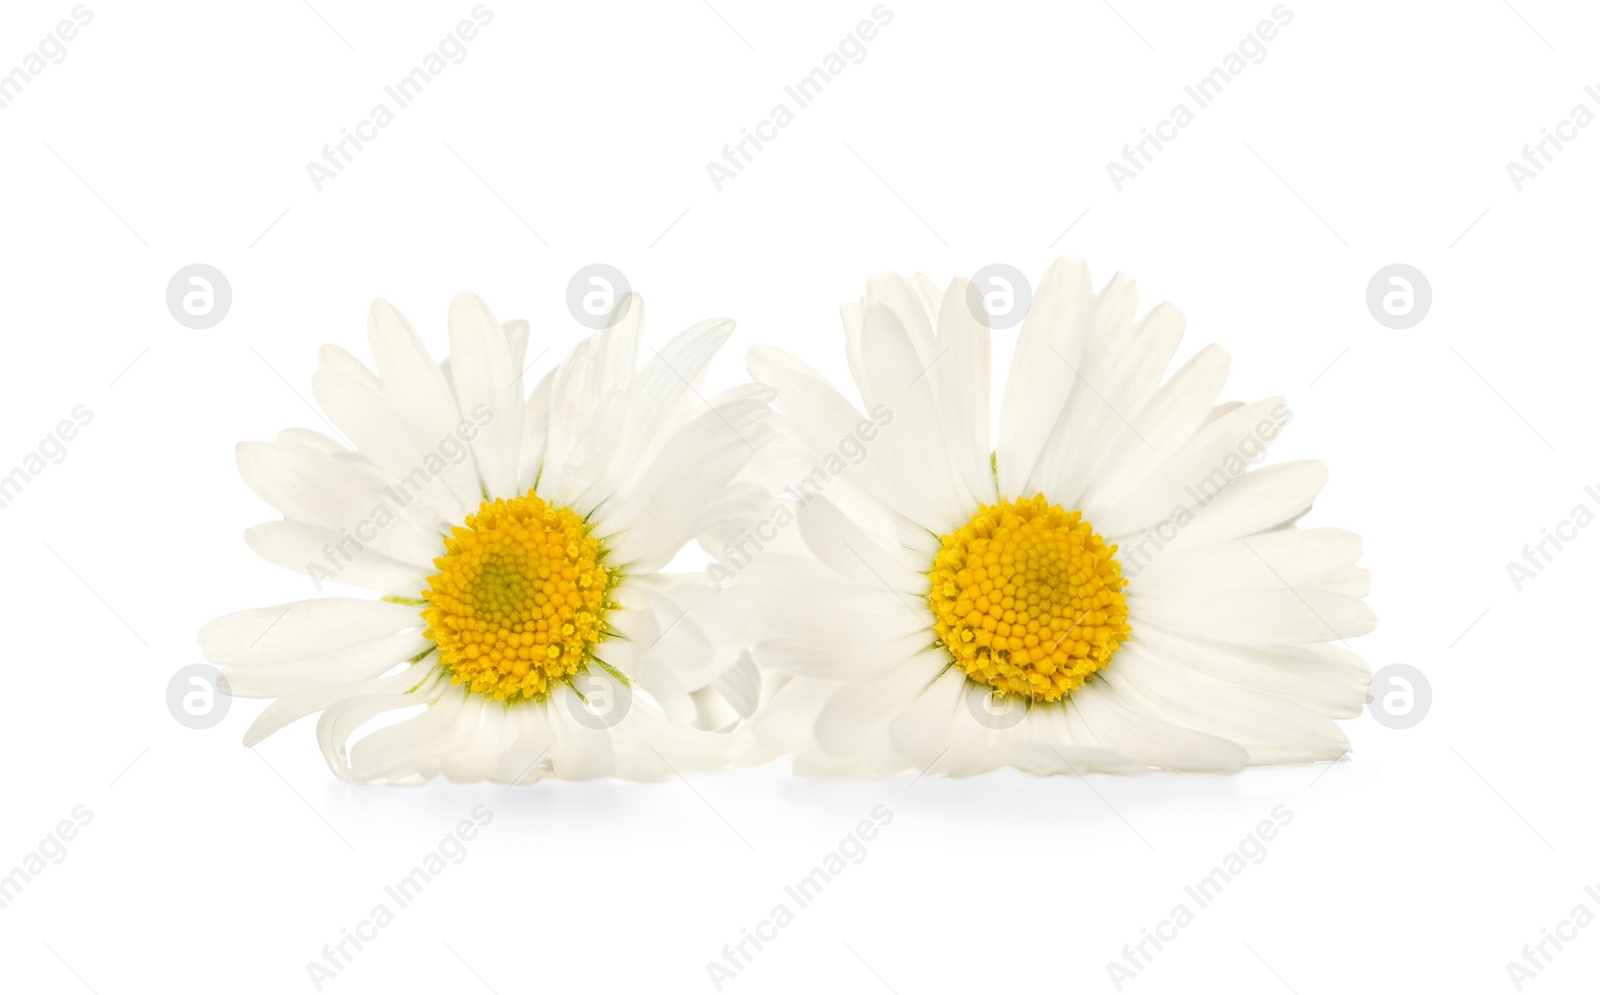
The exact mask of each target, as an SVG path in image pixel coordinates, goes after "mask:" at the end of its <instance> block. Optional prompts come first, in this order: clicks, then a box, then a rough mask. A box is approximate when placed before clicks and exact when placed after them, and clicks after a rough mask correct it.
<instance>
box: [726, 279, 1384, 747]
mask: <svg viewBox="0 0 1600 995" xmlns="http://www.w3.org/2000/svg"><path fill="white" fill-rule="evenodd" d="M1136 310H1137V295H1136V292H1135V289H1134V285H1133V284H1132V282H1130V281H1128V280H1126V279H1124V278H1123V277H1121V276H1120V275H1118V276H1117V277H1114V278H1113V279H1112V280H1111V281H1110V283H1108V284H1107V285H1106V286H1105V287H1104V288H1103V289H1102V290H1101V291H1100V292H1099V293H1098V294H1096V293H1095V292H1094V291H1093V289H1092V286H1091V284H1090V281H1089V274H1088V270H1087V268H1086V267H1085V266H1084V265H1083V264H1082V263H1078V262H1074V261H1069V260H1061V261H1058V262H1057V263H1056V264H1055V265H1054V266H1053V267H1052V268H1051V269H1050V271H1049V273H1048V274H1046V276H1045V277H1044V278H1043V279H1042V280H1041V281H1040V283H1039V285H1038V288H1037V290H1036V292H1035V295H1034V298H1033V303H1032V307H1031V308H1030V309H1029V311H1028V314H1027V316H1026V319H1025V321H1024V323H1023V326H1022V329H1021V332H1020V337H1019V338H1018V340H1017V343H1016V349H1015V354H1014V358H1013V362H1012V366H1011V373H1010V377H1009V379H1008V382H1007V384H1006V386H1005V393H1004V395H1003V397H1002V399H1001V404H1000V410H999V431H998V432H997V433H995V435H994V438H993V440H992V441H991V434H990V426H989V422H990V395H989V389H990V369H989V354H990V329H989V328H988V327H987V320H986V314H985V312H984V310H983V308H982V306H981V303H980V302H979V300H978V297H977V294H976V293H975V292H974V288H973V287H972V285H971V284H970V283H969V282H968V281H966V280H956V281H954V282H952V283H951V284H950V286H949V288H948V289H946V290H945V291H944V292H942V293H941V292H940V291H939V288H938V287H937V286H936V285H934V284H933V283H932V282H931V281H930V280H928V279H927V278H926V277H921V276H918V277H916V278H914V279H906V278H902V277H898V276H892V275H891V276H882V277H878V278H875V279H873V280H871V281H869V282H868V284H867V290H866V296H865V297H863V298H862V299H861V301H860V302H859V303H858V304H853V305H847V306H845V307H844V309H843V314H844V324H845V331H846V345H847V350H848V360H849V366H850V371H851V374H852V376H853V379H854V380H855V383H856V386H857V387H858V388H859V390H860V395H861V400H862V406H861V407H860V408H858V407H857V406H856V405H855V404H853V403H852V402H851V401H849V400H847V399H846V398H845V397H844V396H842V395H841V394H840V393H839V392H838V391H837V390H835V389H834V388H833V387H832V386H831V385H830V384H829V383H828V382H827V381H826V380H825V379H824V378H823V377H822V376H820V375H819V374H818V373H816V372H815V371H814V370H812V369H810V368H808V367H806V366H805V365H803V364H802V363H800V362H798V361H797V360H795V359H794V358H792V357H790V356H788V355H786V354H785V353H783V352H780V351H778V350H776V349H770V348H757V349H753V350H752V351H751V357H750V369H751V372H752V374H753V375H754V377H755V378H756V379H757V380H759V381H762V382H765V383H768V384H771V385H772V386H774V387H775V388H776V389H777V391H778V400H777V402H776V404H775V407H776V409H777V411H778V412H779V414H776V415H774V422H775V424H776V425H778V426H779V431H780V435H781V437H782V439H781V442H779V443H776V444H775V445H774V447H773V449H772V452H773V454H774V456H775V457H776V456H777V455H779V454H783V455H785V456H786V457H787V458H788V467H787V470H786V472H787V474H788V475H787V476H778V477H774V478H773V479H774V480H775V481H776V482H777V483H778V485H779V486H780V487H781V488H782V493H783V494H784V495H785V496H786V497H787V499H788V500H789V502H790V504H791V505H792V507H793V508H794V514H795V516H796V517H797V518H798V529H797V530H790V531H788V532H785V533H784V536H783V537H778V536H777V534H776V533H777V532H778V531H779V530H777V529H771V528H769V529H768V532H770V533H773V535H774V542H773V543H772V544H771V545H770V546H769V548H767V549H766V550H765V552H764V553H763V554H762V555H760V556H759V557H753V558H752V561H751V562H750V563H749V564H748V566H747V567H746V568H745V569H743V570H742V571H741V572H740V575H739V578H738V581H739V584H740V586H741V587H742V588H743V589H744V590H746V591H747V592H749V594H750V595H751V596H753V597H754V598H755V599H756V602H757V603H758V604H759V605H760V608H761V611H762V612H763V613H764V615H765V616H766V619H767V627H768V629H769V633H768V638H766V639H765V640H763V641H761V642H760V643H758V644H757V645H756V646H755V649H754V655H755V658H756V660H757V662H758V664H760V665H761V666H762V667H763V668H764V669H765V670H767V671H768V672H769V673H770V674H771V675H772V678H773V679H771V680H769V685H771V686H773V687H776V690H775V691H771V690H769V695H770V696H771V698H772V700H771V702H770V705H769V706H767V707H765V708H764V709H763V711H762V713H760V714H758V716H757V719H756V722H755V724H754V726H753V728H752V732H753V733H754V735H755V737H756V739H757V741H758V742H759V743H761V744H762V747H763V748H765V749H767V750H769V751H792V752H795V753H797V754H799V758H798V761H797V769H799V770H802V771H810V772H818V773H827V772H832V773H849V774H870V773H877V774H890V773H897V772H902V771H905V770H909V769H926V768H928V767H929V766H930V765H935V766H936V769H937V771H938V772H941V773H949V774H971V773H976V772H979V771H983V770H988V769H991V768H995V767H1000V766H1008V765H1009V766H1013V767H1017V768H1020V769H1022V770H1026V771H1031V772H1036V773H1067V772H1081V771H1084V770H1088V769H1100V770H1132V769H1143V768H1150V767H1161V768H1181V769H1207V770H1230V769H1237V768H1240V767H1243V766H1247V765H1253V764H1281V763H1298V762H1306V761H1314V760H1325V759H1332V758H1337V757H1339V756H1341V755H1342V754H1343V753H1344V752H1345V751H1346V750H1347V748H1348V741H1347V740H1346V738H1345V736H1344V734H1343V732H1342V731H1341V730H1340V729H1339V727H1338V726H1337V724H1336V723H1335V722H1334V720H1335V719H1339V718H1350V717H1353V716H1355V715H1357V714H1358V713H1359V711H1360V709H1361V708H1362V706H1363V705H1364V704H1365V702H1366V701H1367V700H1368V693H1367V685H1368V681H1369V677H1370V675H1369V672H1368V669H1367V666H1366V664H1365V663H1364V662H1363V661H1362V660H1361V658H1360V657H1358V656H1357V655H1356V654H1355V653H1353V652H1351V651H1350V650H1349V649H1348V648H1346V647H1345V646H1344V641H1345V640H1346V639H1347V638H1350V637H1353V636H1357V635H1360V634H1362V633H1365V632H1367V631H1369V630H1371V629H1372V627H1373V626H1374V624H1375V619H1374V616H1373V614H1372V612H1371V611H1370V610H1369V609H1368V608H1367V606H1366V604H1365V603H1364V602H1363V601H1362V599H1363V598H1364V597H1365V596H1366V595H1367V593H1368V589H1369V581H1368V575H1367V572H1366V571H1365V570H1363V569H1361V568H1359V567H1357V566H1356V561H1357V559H1358V558H1359V556H1360V553H1361V539H1360V537H1359V536H1356V535H1354V534H1352V533H1350V532H1345V531H1341V530H1338V529H1330V528H1314V529H1302V528H1300V527H1298V526H1297V524H1296V522H1297V520H1298V519H1299V518H1300V517H1301V516H1302V515H1303V514H1304V513H1305V512H1306V511H1307V510H1308V509H1309V508H1310V507H1311V504H1312V501H1313V499H1315V497H1316V496H1317V494H1318V492H1319V491H1321V489H1322V487H1323V484H1324V483H1325V482H1326V480H1327V472H1326V470H1325V468H1324V467H1323V465H1322V464H1321V463H1318V462H1313V461H1300V462H1289V463H1282V464H1278V465H1271V466H1264V467H1260V468H1255V467H1254V464H1256V463H1257V462H1258V461H1259V460H1260V457H1261V456H1262V454H1263V452H1264V451H1265V448H1266V445H1267V444H1268V443H1269V442H1271V441H1272V439H1273V438H1275V437H1276V435H1277V434H1278V432H1279V431H1280V430H1281V428H1282V427H1283V425H1284V424H1285V423H1286V422H1287V421H1288V420H1289V412H1288V408H1287V407H1286V405H1285V404H1284V402H1283V400H1282V399H1280V398H1269V399H1267V400H1264V401H1257V402H1255V403H1252V404H1241V403H1238V402H1223V403H1218V401H1217V396H1218V393H1219V392H1220V391H1221V390H1222V388H1223V385H1224V381H1225V380H1226V377H1227V373H1228V357H1227V355H1226V354H1225V353H1224V352H1223V351H1222V350H1221V349H1219V348H1217V347H1216V346H1209V347H1207V348H1205V349H1203V350H1201V351H1200V352H1199V353H1197V354H1196V355H1195V356H1194V357H1193V358H1192V359H1190V360H1189V361H1188V362H1187V363H1185V364H1184V365H1183V366H1182V367H1181V368H1179V369H1178V370H1177V372H1175V373H1173V374H1172V375H1171V376H1170V377H1165V372H1166V369H1167V367H1168V364H1169V363H1170V362H1171V360H1172V358H1173V356H1174V354H1175V353H1176V352H1177V350H1178V345H1179V341H1180V339H1181V338H1182V335H1183V317H1182V315H1181V314H1180V313H1179V312H1178V311H1177V310H1176V309H1175V308H1173V307H1172V306H1170V305H1167V304H1162V305H1160V306H1158V307H1155V308H1153V309H1152V310H1150V311H1149V312H1148V313H1147V314H1145V315H1144V316H1143V317H1142V318H1139V319H1137V320H1136V319H1135V312H1136ZM1164 377H1165V378H1164ZM794 540H798V542H795V541H794ZM785 541H789V542H790V545H791V546H796V545H798V546H803V550H801V551H800V553H798V554H797V553H796V552H795V551H793V550H791V551H788V552H785V551H784V550H783V549H782V548H781V547H782V546H783V544H784V542H785Z"/></svg>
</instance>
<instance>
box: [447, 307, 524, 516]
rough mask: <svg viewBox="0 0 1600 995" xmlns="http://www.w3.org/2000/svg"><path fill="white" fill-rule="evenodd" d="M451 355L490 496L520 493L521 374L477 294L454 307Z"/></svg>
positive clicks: (459, 395)
mask: <svg viewBox="0 0 1600 995" xmlns="http://www.w3.org/2000/svg"><path fill="white" fill-rule="evenodd" d="M450 356H451V358H452V360H453V361H454V365H453V367H452V374H451V375H452V377H453V379H454V381H455V391H456V400H457V403H458V404H459V406H460V409H461V413H462V414H463V415H464V416H465V417H466V418H467V419H470V420H471V421H472V422H473V423H474V424H475V425H477V426H478V428H477V436H476V438H474V439H473V440H472V453H473V456H474V457H475V458H476V459H477V464H478V472H479V473H480V474H482V478H483V486H484V487H486V488H487V489H488V491H489V493H491V494H515V493H516V492H517V457H518V450H517V446H518V443H519V442H520V441H521V439H522V393H521V391H519V390H518V389H517V388H516V387H515V385H514V382H515V381H516V378H517V374H518V373H519V372H520V371H519V370H518V369H517V368H516V366H515V365H514V364H513V362H512V358H511V345H510V343H509V342H507V341H506V335H505V332H504V330H502V328H501V327H500V323H499V322H498V321H496V320H495V317H494V314H493V313H492V312H490V310H489V306H488V305H487V304H485V303H483V299H482V298H480V297H479V296H478V295H477V294H461V295H459V296H457V297H456V299H455V300H453V301H451V302H450Z"/></svg>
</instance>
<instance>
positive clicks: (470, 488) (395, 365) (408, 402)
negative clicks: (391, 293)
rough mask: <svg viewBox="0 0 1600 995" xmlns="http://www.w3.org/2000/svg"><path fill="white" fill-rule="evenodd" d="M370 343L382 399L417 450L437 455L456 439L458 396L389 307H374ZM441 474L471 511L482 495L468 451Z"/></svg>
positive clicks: (369, 320) (407, 324)
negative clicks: (380, 384) (443, 444)
mask: <svg viewBox="0 0 1600 995" xmlns="http://www.w3.org/2000/svg"><path fill="white" fill-rule="evenodd" d="M367 338H368V340H369V341H370V342H371V344H372V355H373V357H374V359H376V360H377V364H378V378H379V380H380V381H381V382H382V384H383V393H384V396H385V397H387V398H388V399H389V403H390V405H392V406H393V407H394V409H395V411H396V413H397V414H398V415H399V416H400V419H401V422H402V424H404V425H405V427H406V429H407V431H408V432H409V433H410V436H411V441H412V443H413V444H414V445H415V446H416V447H417V450H418V451H419V452H421V453H423V454H427V453H433V452H435V451H437V450H438V449H439V448H440V446H441V444H442V443H444V441H445V440H447V439H453V438H456V433H457V432H458V429H459V426H460V425H461V422H462V420H463V419H462V417H461V409H460V407H459V406H458V405H457V403H456V397H455V392H454V391H453V390H452V389H451V387H450V384H449V382H448V381H446V380H445V376H444V373H443V372H442V371H441V370H440V369H439V365H438V364H437V363H435V362H434V361H433V359H432V357H430V356H429V355H428V351H427V349H426V348H425V347H424V346H423V344H422V339H421V338H420V337H419V336H418V335H417V333H416V330H415V329H413V328H412V327H411V323H410V322H408V321H406V319H405V317H404V316H403V315H401V314H400V312H399V311H396V310H395V309H394V306H393V305H391V304H390V303H389V302H388V301H383V300H379V301H374V302H373V304H372V310H371V312H370V313H369V314H368V315H367ZM439 472H440V475H441V476H442V477H443V479H444V481H445V483H446V484H447V485H448V486H449V487H450V489H451V490H452V491H454V492H455V494H456V497H457V498H459V499H460V500H461V501H462V502H467V503H468V504H467V506H468V507H470V506H471V505H470V502H472V501H475V500H476V499H477V498H478V497H479V496H480V495H481V494H482V492H483V488H482V485H481V484H480V483H479V481H478V469H477V466H476V464H474V463H473V461H472V454H471V452H470V451H469V452H468V453H467V454H466V456H465V457H464V458H463V459H461V460H459V461H457V460H453V459H446V460H444V465H443V466H442V467H441V468H440V471H439Z"/></svg>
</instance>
